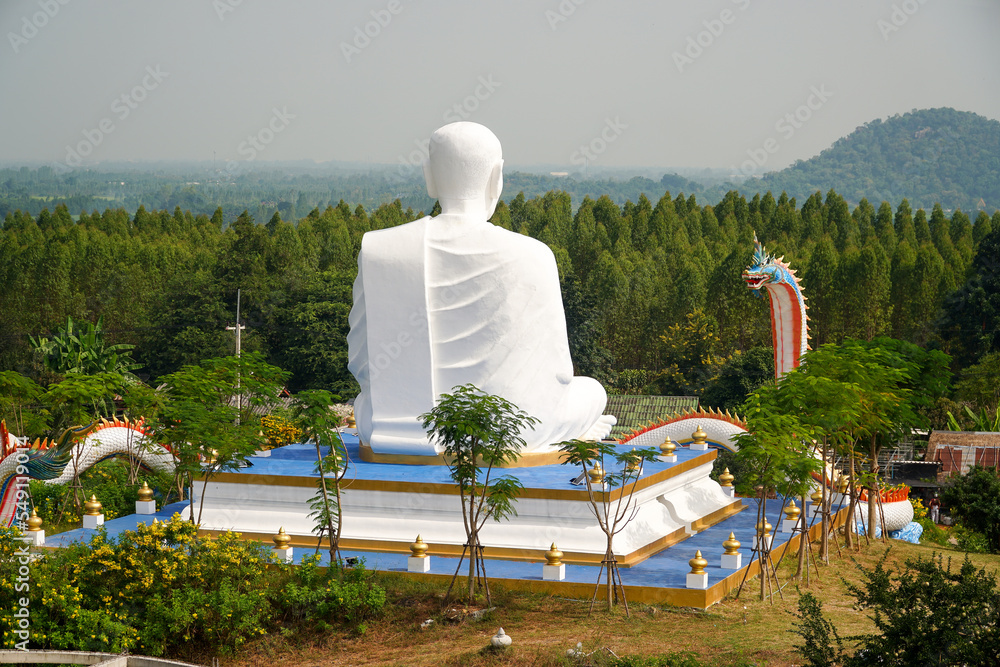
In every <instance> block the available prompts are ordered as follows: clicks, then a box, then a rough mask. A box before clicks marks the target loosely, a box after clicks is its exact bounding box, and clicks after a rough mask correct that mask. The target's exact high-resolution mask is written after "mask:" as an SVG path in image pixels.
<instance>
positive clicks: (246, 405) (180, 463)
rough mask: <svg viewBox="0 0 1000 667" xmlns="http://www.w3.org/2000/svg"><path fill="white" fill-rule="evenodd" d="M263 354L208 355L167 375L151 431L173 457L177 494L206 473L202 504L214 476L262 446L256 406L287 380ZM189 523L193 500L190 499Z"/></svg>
mask: <svg viewBox="0 0 1000 667" xmlns="http://www.w3.org/2000/svg"><path fill="white" fill-rule="evenodd" d="M287 377H288V374H287V373H285V371H283V370H281V369H279V368H276V367H274V366H271V365H269V364H267V363H265V362H264V361H263V357H262V356H261V355H260V354H259V353H253V352H251V353H247V354H244V355H242V356H240V357H223V358H216V359H208V360H205V361H203V362H202V363H201V364H200V365H198V366H185V367H183V368H182V369H181V370H179V371H177V372H176V373H171V374H170V375H168V376H166V377H164V378H163V382H164V384H165V388H164V390H163V391H164V393H165V398H164V401H163V404H162V407H161V408H160V410H159V412H158V414H157V415H156V417H155V419H154V420H153V421H151V423H150V428H149V432H150V433H151V435H152V437H153V439H154V440H155V441H156V442H158V443H159V444H161V445H163V446H164V447H165V448H166V449H167V450H168V451H170V453H171V454H172V455H173V457H174V475H175V477H174V480H175V484H176V485H177V490H178V494H179V495H180V496H181V497H183V490H184V489H187V490H188V497H189V498H192V499H193V497H194V482H195V479H196V478H198V477H202V481H203V485H202V496H201V507H199V509H198V521H197V522H198V523H200V522H201V510H202V508H203V507H204V501H205V489H206V488H207V487H208V482H209V480H210V479H211V477H212V476H213V475H215V474H216V473H218V472H222V471H226V470H235V469H237V468H239V467H240V465H241V463H242V462H243V461H244V460H246V457H247V456H250V455H251V454H253V452H254V451H255V450H256V449H257V448H258V447H259V445H260V444H261V437H260V435H259V433H260V419H259V417H258V416H257V415H256V414H255V412H256V410H255V408H259V407H261V406H266V405H268V404H270V403H271V402H272V401H273V400H274V399H275V398H276V397H277V395H278V392H279V390H280V389H281V387H282V385H283V384H284V382H285V380H286V379H287ZM190 519H191V521H195V518H194V503H193V502H192V503H191V512H190Z"/></svg>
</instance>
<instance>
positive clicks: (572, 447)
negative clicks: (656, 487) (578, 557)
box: [561, 440, 660, 615]
mask: <svg viewBox="0 0 1000 667" xmlns="http://www.w3.org/2000/svg"><path fill="white" fill-rule="evenodd" d="M561 449H562V451H563V452H565V453H566V456H565V458H564V459H563V461H562V464H563V465H569V466H579V467H580V470H581V472H582V473H583V476H584V479H586V482H587V499H588V501H589V502H590V510H591V511H592V512H593V513H594V517H595V518H596V519H597V524H598V525H599V526H600V528H601V532H603V533H604V535H605V537H606V538H607V545H606V548H605V551H604V560H603V561H602V563H601V564H602V570H601V571H599V572H598V573H597V581H598V583H599V582H600V580H601V574H602V573H603V574H604V575H605V582H604V584H605V593H606V602H607V610H608V611H611V608H612V605H613V601H614V599H616V598H617V597H618V596H619V595H620V596H621V599H622V602H623V603H624V604H625V613H626V615H628V614H629V611H628V601H627V600H626V599H625V587H624V586H623V585H622V583H621V575H620V574H619V573H618V559H617V558H616V556H615V550H614V542H615V535H617V534H618V533H620V532H621V531H623V530H624V529H625V527H626V526H628V524H629V523H630V522H631V521H632V519H634V518H635V516H636V514H637V513H638V503H637V500H636V497H635V490H636V489H635V485H636V482H638V481H639V477H640V476H641V475H642V465H643V462H644V461H654V460H656V457H657V456H659V454H660V452H659V451H658V450H657V449H655V448H647V449H635V448H634V447H633V448H632V449H628V450H625V451H622V452H619V451H618V450H617V449H616V448H615V445H614V444H612V443H608V442H598V441H596V440H586V441H585V440H570V441H568V442H565V443H563V444H562V446H561ZM612 461H614V463H615V467H617V468H618V469H619V472H606V471H607V468H606V467H605V466H606V465H607V464H610V463H611V462H612ZM595 485H596V486H598V487H599V488H598V489H597V490H595V489H594V486H595ZM616 487H617V488H620V491H619V492H617V493H614V489H615V488H616ZM594 596H595V597H594V600H592V601H591V605H590V606H591V609H593V606H594V601H596V599H597V598H596V596H597V591H596V590H595V591H594Z"/></svg>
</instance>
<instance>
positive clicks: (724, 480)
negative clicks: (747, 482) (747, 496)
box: [719, 467, 736, 487]
mask: <svg viewBox="0 0 1000 667" xmlns="http://www.w3.org/2000/svg"><path fill="white" fill-rule="evenodd" d="M734 479H736V478H735V477H733V475H732V473H730V472H729V468H728V467H727V468H726V469H725V470H723V471H722V474H721V475H719V486H729V487H731V486H732V485H733V480H734Z"/></svg>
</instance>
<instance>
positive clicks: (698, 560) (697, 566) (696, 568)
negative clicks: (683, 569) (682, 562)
mask: <svg viewBox="0 0 1000 667" xmlns="http://www.w3.org/2000/svg"><path fill="white" fill-rule="evenodd" d="M688 565H690V566H691V574H704V572H705V566H706V565H708V561H707V560H705V559H704V558H702V557H701V549H699V550H698V551H696V552H695V554H694V558H692V559H691V560H689V561H688Z"/></svg>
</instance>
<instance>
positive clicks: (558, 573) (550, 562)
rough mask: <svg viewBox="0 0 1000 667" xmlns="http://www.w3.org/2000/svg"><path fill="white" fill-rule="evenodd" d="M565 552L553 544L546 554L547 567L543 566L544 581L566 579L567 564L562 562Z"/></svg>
mask: <svg viewBox="0 0 1000 667" xmlns="http://www.w3.org/2000/svg"><path fill="white" fill-rule="evenodd" d="M562 557H563V552H561V551H559V547H557V546H556V543H555V542H553V543H552V546H551V547H549V550H548V551H546V552H545V565H543V566H542V581H562V580H563V579H565V578H566V563H564V562H562Z"/></svg>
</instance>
